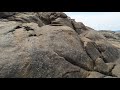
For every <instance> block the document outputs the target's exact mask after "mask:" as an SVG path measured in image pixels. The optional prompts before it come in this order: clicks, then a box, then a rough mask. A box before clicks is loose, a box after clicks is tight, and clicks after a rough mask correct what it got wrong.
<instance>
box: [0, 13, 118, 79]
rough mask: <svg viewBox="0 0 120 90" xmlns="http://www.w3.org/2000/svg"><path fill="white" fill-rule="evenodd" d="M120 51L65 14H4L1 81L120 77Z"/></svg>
mask: <svg viewBox="0 0 120 90" xmlns="http://www.w3.org/2000/svg"><path fill="white" fill-rule="evenodd" d="M119 61H120V50H119V49H118V48H117V47H115V46H114V45H112V44H111V43H110V42H108V41H107V38H106V37H105V36H104V35H103V34H101V33H99V32H97V31H95V30H94V29H92V28H90V27H87V26H85V25H84V24H83V23H82V22H76V21H75V20H74V19H71V18H69V17H68V16H67V15H66V14H64V13H62V12H1V13H0V78H112V77H113V78H114V77H120V71H119V70H118V69H119V64H120V63H118V62H119Z"/></svg>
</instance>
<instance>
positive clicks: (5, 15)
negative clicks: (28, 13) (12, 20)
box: [0, 12, 15, 18]
mask: <svg viewBox="0 0 120 90" xmlns="http://www.w3.org/2000/svg"><path fill="white" fill-rule="evenodd" d="M14 14H15V12H0V18H7V17H10V16H12V15H14Z"/></svg>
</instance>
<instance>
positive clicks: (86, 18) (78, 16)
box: [65, 12, 120, 30]
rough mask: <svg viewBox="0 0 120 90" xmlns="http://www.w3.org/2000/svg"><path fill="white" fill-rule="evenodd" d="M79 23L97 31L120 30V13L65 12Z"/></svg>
mask: <svg viewBox="0 0 120 90" xmlns="http://www.w3.org/2000/svg"><path fill="white" fill-rule="evenodd" d="M65 13H66V14H67V15H68V16H70V17H71V18H72V19H75V20H76V21H77V22H83V23H84V24H85V25H86V26H89V27H91V28H94V29H96V30H120V12H65Z"/></svg>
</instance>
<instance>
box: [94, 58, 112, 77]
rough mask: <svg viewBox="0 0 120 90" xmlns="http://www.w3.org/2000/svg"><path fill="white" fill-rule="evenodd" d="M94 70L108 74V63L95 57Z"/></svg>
mask: <svg viewBox="0 0 120 90" xmlns="http://www.w3.org/2000/svg"><path fill="white" fill-rule="evenodd" d="M94 70H95V71H98V72H101V73H106V74H108V75H109V74H110V73H109V68H108V65H107V64H106V63H105V62H104V61H103V60H102V59H101V58H97V59H96V61H95V67H94Z"/></svg>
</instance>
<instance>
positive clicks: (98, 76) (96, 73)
mask: <svg viewBox="0 0 120 90" xmlns="http://www.w3.org/2000/svg"><path fill="white" fill-rule="evenodd" d="M103 77H105V75H104V74H101V73H99V72H90V75H89V76H88V77H87V78H103Z"/></svg>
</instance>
